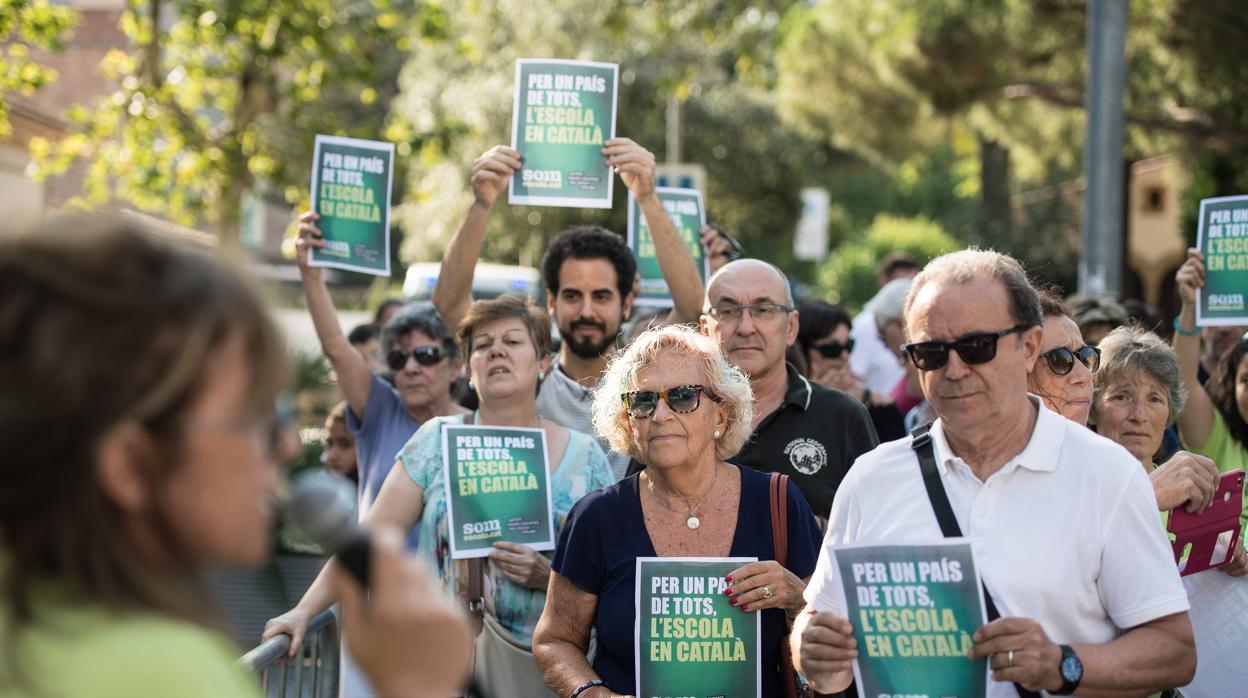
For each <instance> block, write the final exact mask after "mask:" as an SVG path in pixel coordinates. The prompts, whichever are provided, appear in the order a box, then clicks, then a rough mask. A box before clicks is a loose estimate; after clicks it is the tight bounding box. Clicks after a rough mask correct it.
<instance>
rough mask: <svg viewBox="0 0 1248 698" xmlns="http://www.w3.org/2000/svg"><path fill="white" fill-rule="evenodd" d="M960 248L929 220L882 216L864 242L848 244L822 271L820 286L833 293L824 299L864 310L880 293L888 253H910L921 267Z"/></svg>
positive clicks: (829, 293) (826, 263)
mask: <svg viewBox="0 0 1248 698" xmlns="http://www.w3.org/2000/svg"><path fill="white" fill-rule="evenodd" d="M959 247H961V244H960V243H959V242H958V241H957V240H955V239H954V238H953V237H952V236H950V235H949V234H948V233H946V232H945V230H944V229H943V228H941V227H940V225H938V224H936V223H934V222H932V221H931V220H929V219H926V218H922V217H916V218H902V217H898V216H891V215H887V214H881V215H880V216H878V217H876V219H875V221H874V222H873V223H872V224H871V227H870V228H868V229H867V232H866V235H864V236H863V237H862V239H861V240H856V241H854V242H849V243H846V244H845V245H842V246H841V247H840V249H838V250H837V251H836V253H835V254H833V255H832V256H831V257H829V258H828V260H827V261H826V262H824V263H823V265H822V266H821V267H820V268H819V284H820V286H821V287H822V288H825V289H830V290H829V291H828V292H827V294H826V296H825V298H826V300H828V301H829V302H831V303H840V304H843V305H845V306H847V307H849V308H854V309H857V308H861V307H862V304H863V303H866V302H867V301H868V300H870V298H871V296H873V295H875V292H876V291H878V290H879V283H878V277H877V274H876V266H877V265H878V264H879V261H880V259H881V258H883V257H884V255H886V254H888V253H889V252H909V253H910V254H912V255H914V256H915V257H916V258H917V259H918V261H919V263H920V264H927V262H928V261H929V260H931V259H932V258H933V257H936V256H938V255H941V254H944V253H946V252H952V251H954V250H956V249H958V248H959Z"/></svg>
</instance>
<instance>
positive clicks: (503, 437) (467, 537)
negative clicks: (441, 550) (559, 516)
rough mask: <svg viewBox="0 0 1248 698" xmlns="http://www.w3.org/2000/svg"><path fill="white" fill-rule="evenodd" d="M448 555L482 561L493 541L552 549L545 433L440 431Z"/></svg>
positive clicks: (471, 429)
mask: <svg viewBox="0 0 1248 698" xmlns="http://www.w3.org/2000/svg"><path fill="white" fill-rule="evenodd" d="M442 452H443V454H444V455H443V458H442V468H443V480H444V481H445V483H446V521H447V528H448V529H449V531H450V539H451V557H452V558H455V559H463V558H472V557H485V556H486V555H487V554H488V553H489V552H490V550H491V549H492V548H493V545H494V543H495V542H497V541H508V542H511V543H521V544H523V545H527V546H529V547H530V548H533V549H534V550H553V549H554V547H555V529H554V522H553V521H552V520H551V511H552V506H551V501H550V500H551V497H550V475H549V471H548V470H547V467H546V464H547V462H548V461H547V459H546V432H544V431H542V430H541V429H521V428H518V427H492V426H481V425H463V426H446V427H444V428H443V430H442Z"/></svg>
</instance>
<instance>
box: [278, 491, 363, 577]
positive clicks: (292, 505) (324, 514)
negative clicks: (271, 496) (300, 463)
mask: <svg viewBox="0 0 1248 698" xmlns="http://www.w3.org/2000/svg"><path fill="white" fill-rule="evenodd" d="M286 520H287V522H288V523H289V525H290V528H291V532H292V534H293V535H295V536H297V537H299V538H302V539H304V540H306V541H308V542H310V543H315V544H316V545H318V546H320V547H321V549H322V550H324V551H325V552H327V553H329V554H330V555H333V556H335V557H336V558H337V559H338V563H339V564H341V565H342V566H343V567H345V568H347V571H348V572H350V573H351V575H352V576H353V577H355V578H356V580H358V581H359V583H360V584H361V585H363V586H364V588H365V589H367V588H368V569H369V545H370V544H369V540H368V534H367V533H365V532H364V529H362V528H360V525H359V523H358V522H357V521H356V513H355V486H354V485H353V484H351V481H349V480H347V479H345V478H341V477H337V476H335V475H331V474H329V473H327V472H325V471H323V470H322V471H316V472H311V473H307V474H305V475H301V476H299V477H298V478H296V480H295V483H294V486H293V487H292V488H291V493H290V499H289V500H288V501H287V503H286Z"/></svg>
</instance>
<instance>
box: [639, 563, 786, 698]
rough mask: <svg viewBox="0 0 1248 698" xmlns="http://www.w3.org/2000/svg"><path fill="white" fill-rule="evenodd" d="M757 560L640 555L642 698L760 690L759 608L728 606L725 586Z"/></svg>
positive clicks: (729, 695) (731, 695)
mask: <svg viewBox="0 0 1248 698" xmlns="http://www.w3.org/2000/svg"><path fill="white" fill-rule="evenodd" d="M757 561H758V559H757V558H753V557H749V558H745V557H739V558H726V557H639V558H637V613H636V615H637V627H636V646H635V648H634V650H635V656H636V672H637V674H636V677H637V691H636V695H637V696H639V698H650V697H652V696H723V697H724V698H746V697H748V698H758V696H760V695H761V692H762V674H761V663H760V660H759V648H760V645H761V633H762V629H761V627H760V626H759V614H758V612H757V611H755V612H752V613H746V612H745V611H742V610H741V609H739V608H737V607H736V606H733V605H732V604H730V603H729V601H728V597H727V596H726V595H725V594H724V589H725V588H726V587H727V586H728V584H727V582H725V581H724V577H726V576H727V575H728V574H729V573H730V572H732V571H733V570H735V569H737V568H738V567H741V566H742V565H746V564H749V563H751V562H757Z"/></svg>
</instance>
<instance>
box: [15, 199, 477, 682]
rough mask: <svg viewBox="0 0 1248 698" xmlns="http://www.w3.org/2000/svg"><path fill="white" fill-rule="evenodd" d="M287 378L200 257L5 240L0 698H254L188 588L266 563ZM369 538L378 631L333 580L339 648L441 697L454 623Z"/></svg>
mask: <svg viewBox="0 0 1248 698" xmlns="http://www.w3.org/2000/svg"><path fill="white" fill-rule="evenodd" d="M286 375H287V369H286V360H285V350H284V348H283V346H282V341H281V337H280V336H279V334H278V331H277V329H276V328H275V326H274V324H273V323H272V321H271V320H270V319H269V318H268V316H267V314H266V312H265V309H264V307H263V305H262V303H261V302H260V300H259V297H258V296H257V295H256V294H255V293H254V292H253V291H252V290H251V289H250V288H249V287H248V285H247V284H246V283H245V282H244V281H243V280H242V279H241V278H240V277H239V276H238V275H237V274H236V273H235V272H233V271H231V270H230V269H228V268H226V267H225V266H224V265H222V264H219V263H217V262H216V261H214V260H213V259H212V257H211V255H210V254H208V253H207V252H206V251H205V250H188V249H185V248H178V247H175V246H174V245H173V244H170V243H168V242H162V241H159V240H157V239H156V238H155V237H151V236H149V235H147V234H145V233H143V232H141V231H138V230H136V229H134V228H133V227H131V226H130V225H129V224H126V223H121V222H116V223H112V222H103V223H101V222H100V221H99V220H98V219H92V220H88V219H81V218H79V219H65V220H63V221H59V222H57V223H53V224H50V225H47V226H45V227H44V228H42V229H39V230H35V231H32V233H31V234H26V235H16V236H13V235H10V236H8V237H6V238H4V239H3V240H0V385H3V386H4V387H3V389H0V423H2V424H3V429H2V430H0V452H3V453H4V454H5V455H4V458H2V459H0V628H3V630H2V631H0V632H3V633H4V641H3V642H0V695H4V696H6V697H13V698H24V697H27V696H41V697H44V698H70V697H77V696H92V697H93V698H113V697H116V698H121V697H122V696H125V697H127V698H147V697H148V696H152V697H155V696H162V697H163V696H179V697H181V698H187V697H190V698H198V697H200V696H202V697H204V698H207V697H209V696H213V697H217V696H221V697H226V698H231V697H234V696H259V695H260V691H259V685H258V682H257V681H256V680H255V678H254V677H252V676H249V675H248V674H246V673H245V672H244V671H243V670H242V669H240V668H239V667H238V665H237V664H236V663H235V659H236V657H237V654H238V649H237V648H235V647H232V646H231V645H230V643H229V642H228V641H227V640H225V637H224V635H222V634H221V633H220V632H218V631H217V630H216V628H217V627H218V620H217V615H216V614H215V612H214V608H213V604H212V602H211V600H210V598H209V596H208V593H207V591H206V590H205V588H204V586H203V584H202V583H201V581H200V573H201V571H202V570H203V568H205V567H206V566H208V565H220V564H235V565H254V564H258V563H260V562H262V561H263V560H264V557H265V555H266V553H267V551H268V547H269V536H268V528H269V524H270V521H271V518H272V501H273V494H274V490H275V488H276V486H277V480H278V473H279V464H280V463H281V462H282V461H283V460H284V459H286V458H288V457H290V456H291V455H292V454H293V453H294V451H295V443H294V439H293V438H292V432H291V431H290V429H289V428H288V426H287V424H286V422H285V421H284V420H282V419H280V418H279V416H278V411H277V410H275V409H274V404H275V402H276V400H275V398H276V397H277V395H278V393H279V391H280V390H281V388H282V383H283V381H284V378H285V376H286ZM382 538H383V539H384V540H383V541H382V542H380V543H379V544H378V545H376V546H375V548H374V563H373V568H372V577H371V578H372V580H373V586H372V592H373V595H372V598H371V606H372V611H371V612H366V611H365V605H366V604H365V602H364V597H363V592H362V590H361V589H359V587H358V586H356V585H355V584H354V583H353V582H351V581H350V579H349V578H347V577H346V576H345V575H339V576H338V577H337V578H336V580H335V585H336V587H337V589H338V591H339V593H341V594H344V595H345V596H343V597H342V598H343V600H344V629H345V630H346V632H347V637H348V643H349V644H350V645H351V646H352V647H353V648H357V647H358V648H361V650H362V651H360V654H361V655H371V657H372V658H373V659H374V661H371V662H370V663H369V665H367V666H365V667H364V668H365V670H366V671H368V672H369V673H370V675H371V676H372V677H373V678H374V680H375V681H376V682H377V683H378V685H381V686H385V687H386V690H387V691H388V695H396V696H397V695H447V694H448V693H449V692H450V691H451V690H453V689H454V687H455V685H456V684H457V683H458V682H459V681H460V680H461V677H462V676H463V675H464V672H465V670H466V668H467V662H468V655H469V651H470V637H469V633H468V629H467V624H466V621H465V619H464V618H463V616H462V614H460V613H458V612H457V611H456V610H455V609H454V608H453V606H451V605H449V604H446V603H443V602H440V601H439V600H438V599H439V596H438V595H437V594H435V593H432V591H431V587H432V583H431V581H430V580H429V578H428V575H427V573H425V572H424V571H423V570H421V569H419V568H418V567H417V568H413V567H411V565H412V564H413V562H412V561H405V560H402V559H401V558H400V552H399V550H400V548H401V546H400V544H399V543H398V541H397V539H398V534H397V533H395V532H389V533H388V534H383V536H382ZM413 589H415V590H424V591H425V594H424V595H423V596H420V595H414V594H413V591H412V590H413ZM379 609H384V610H379Z"/></svg>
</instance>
